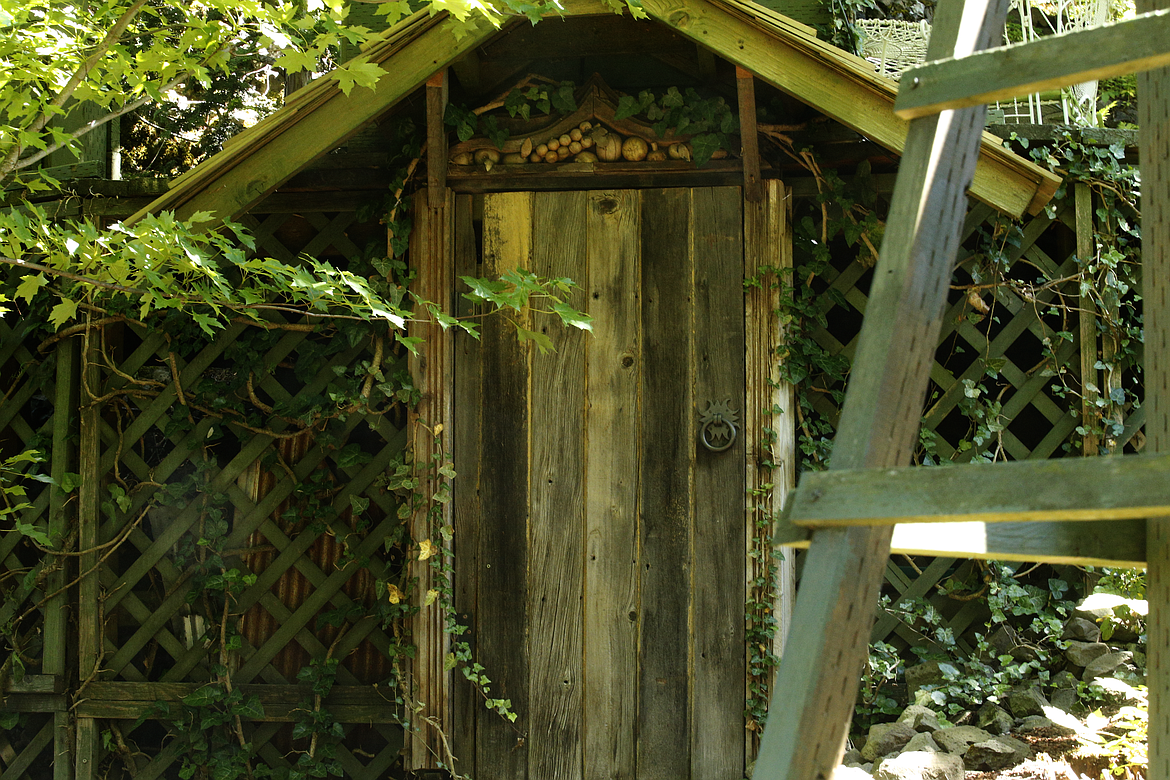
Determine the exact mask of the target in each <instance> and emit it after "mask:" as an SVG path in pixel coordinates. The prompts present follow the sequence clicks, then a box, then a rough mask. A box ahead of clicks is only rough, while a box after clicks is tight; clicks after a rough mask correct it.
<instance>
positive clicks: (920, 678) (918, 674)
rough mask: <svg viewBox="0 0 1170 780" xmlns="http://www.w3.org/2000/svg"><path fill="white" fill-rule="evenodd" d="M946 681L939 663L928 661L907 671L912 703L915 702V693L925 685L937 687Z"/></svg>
mask: <svg viewBox="0 0 1170 780" xmlns="http://www.w3.org/2000/svg"><path fill="white" fill-rule="evenodd" d="M945 680H946V677H944V676H943V673H942V669H940V668H939V664H938V661H927V662H925V663H921V664H918V665H917V666H911V667H908V668H907V669H906V688H907V694H908V695H909V697H910V700H911V701H913V700H914V692H915V691H917V690H918V689H919V688H921V687H922V686H923V685H936V684H938V683H941V682H944V681H945Z"/></svg>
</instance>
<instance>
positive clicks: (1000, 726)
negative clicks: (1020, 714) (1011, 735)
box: [975, 702, 1014, 734]
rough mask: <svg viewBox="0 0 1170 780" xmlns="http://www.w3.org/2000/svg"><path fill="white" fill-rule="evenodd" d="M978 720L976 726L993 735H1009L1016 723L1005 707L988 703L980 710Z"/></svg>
mask: <svg viewBox="0 0 1170 780" xmlns="http://www.w3.org/2000/svg"><path fill="white" fill-rule="evenodd" d="M977 715H978V720H977V721H976V722H975V725H977V726H979V728H981V729H986V730H987V731H990V732H991V733H992V734H1007V733H1008V732H1009V731H1011V730H1012V725H1013V724H1014V721H1013V720H1012V716H1011V715H1009V714H1008V713H1007V710H1005V709H1004V708H1003V707H1000V706H999V705H997V704H993V703H991V702H987V703H986V704H984V705H983V706H982V707H980V708H979V712H978V713H977Z"/></svg>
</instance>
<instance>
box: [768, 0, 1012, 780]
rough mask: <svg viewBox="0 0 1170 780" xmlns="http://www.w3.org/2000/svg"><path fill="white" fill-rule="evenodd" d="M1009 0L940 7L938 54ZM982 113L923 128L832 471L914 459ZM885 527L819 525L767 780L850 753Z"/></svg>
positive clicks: (776, 714) (974, 46)
mask: <svg viewBox="0 0 1170 780" xmlns="http://www.w3.org/2000/svg"><path fill="white" fill-rule="evenodd" d="M1007 7H1008V4H1007V2H1005V1H1004V0H969V2H967V3H966V4H964V3H963V2H962V0H944V2H942V3H940V4H939V7H938V11H937V13H936V16H935V26H934V31H933V34H932V36H931V41H930V49H929V54H928V59H939V58H942V57H949V56H964V55H967V54H970V53H972V52H974V51H977V50H979V49H982V48H986V47H988V46H990V45H992V44H993V42H995V41H996V40H997V39H998V38H999V36H1000V35H1001V34H1002V31H1003V24H1004V18H1005V16H1006V13H1007ZM985 117H986V106H977V107H973V108H969V109H959V110H954V111H946V112H943V113H941V114H938V115H933V116H929V117H924V118H922V119H916V120H913V121H912V122H911V124H910V131H909V135H908V136H907V139H906V148H905V153H904V156H903V158H902V166H901V170H900V171H899V174H898V183H897V187H896V189H895V191H894V197H893V203H892V205H891V209H890V217H889V221H888V223H887V228H886V234H885V240H884V241H883V242H882V248H881V253H880V258H879V260H878V265H877V269H876V273H875V275H874V282H873V290H872V292H871V294H870V300H869V305H868V308H867V311H866V317H865V321H864V324H863V326H862V331H861V341H860V344H859V348H858V351H857V356H858V357H857V360H856V361H855V363H854V367H853V375H852V377H851V378H850V381H849V388H848V395H847V396H846V400H845V407H844V411H843V413H842V417H841V425H840V427H839V428H838V432H837V437H836V440H835V443H834V447H833V460H832V468H833V469H842V468H864V467H870V468H874V467H882V468H885V467H890V466H896V465H904V464H906V463H908V462H909V459H910V454H911V451H912V449H913V444H914V441H915V437H916V436H917V433H918V425H919V420H920V418H921V415H922V402H923V397H924V395H925V391H926V384H927V380H928V377H929V374H930V364H931V361H932V360H933V358H934V350H935V346H936V344H937V343H938V333H939V328H940V326H941V321H942V313H943V304H944V302H945V300H946V293H947V285H948V283H949V281H950V276H951V266H952V263H953V260H954V257H955V253H956V250H957V248H958V243H959V232H960V229H961V227H962V223H963V219H964V216H965V214H966V205H967V198H966V190H967V186H968V185H969V184H970V182H971V180H972V177H973V175H974V170H975V160H976V157H977V155H978V153H979V140H980V136H981V134H982V131H983V125H984V119H985ZM889 547H890V531H889V529H885V528H883V529H880V530H879V529H867V528H849V529H840V530H838V529H834V530H825V531H818V532H816V533H815V534H814V535H813V540H812V544H811V547H810V550H809V554H808V560H807V562H806V565H805V569H804V571H805V575H804V580H803V581H802V583H801V590H800V594H799V596H798V598H797V603H796V609H795V613H794V615H793V620H794V622H795V623H797V624H798V625H801V626H803V627H804V629H802V630H801V631H799V632H796V633H795V634H794V635H793V636H792V637H790V638H789V641H788V646H787V648H786V652H785V656H784V659H783V660H782V661H781V664H780V670H779V673H778V674H777V679H776V685H775V688H774V690H776V691H778V692H781V693H780V694H779V696H778V697H777V698H776V699H775V701H776V703H777V704H779V705H781V706H778V707H777V708H775V709H774V710H773V711H772V713H771V714H770V717H769V721H768V724H767V728H766V730H765V733H764V737H763V740H762V743H761V745H760V757H759V760H758V761H757V763H756V772H755V777H756V778H758V780H780V779H781V778H783V779H784V780H817V778H827V777H829V776H830V775H831V774H832V772H833V769H834V767H835V766H836V765H837V763H838V760H839V759H840V756H841V752H842V750H843V748H844V743H845V737H846V735H847V733H848V727H849V717H850V713H851V712H852V709H853V702H854V699H855V697H856V694H857V685H858V679H859V678H860V673H861V668H862V665H863V664H864V663H865V658H866V649H867V643H868V639H869V633H870V628H871V623H872V620H871V618H872V615H873V610H874V609H875V606H876V604H877V594H878V591H879V589H880V586H881V581H882V572H883V570H884V568H885V565H886V560H887V558H888V555H889Z"/></svg>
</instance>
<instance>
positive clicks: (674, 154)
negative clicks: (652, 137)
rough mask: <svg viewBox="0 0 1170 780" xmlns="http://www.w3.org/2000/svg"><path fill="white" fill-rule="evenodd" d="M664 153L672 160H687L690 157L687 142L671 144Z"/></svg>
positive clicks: (689, 148)
mask: <svg viewBox="0 0 1170 780" xmlns="http://www.w3.org/2000/svg"><path fill="white" fill-rule="evenodd" d="M666 153H667V154H668V155H669V156H670V159H672V160H689V159H691V147H690V146H689V145H688V144H671V145H670V148H669V149H667V150H666Z"/></svg>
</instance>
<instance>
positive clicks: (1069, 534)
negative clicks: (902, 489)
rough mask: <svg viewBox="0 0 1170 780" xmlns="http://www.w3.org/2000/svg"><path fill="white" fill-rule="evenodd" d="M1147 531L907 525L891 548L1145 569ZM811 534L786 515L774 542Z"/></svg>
mask: <svg viewBox="0 0 1170 780" xmlns="http://www.w3.org/2000/svg"><path fill="white" fill-rule="evenodd" d="M1145 529H1146V521H1145V520H1087V521H1082V522H1071V523H1066V522H1061V521H1053V522H1049V523H1013V522H1007V523H981V522H975V521H970V522H945V523H901V524H898V525H895V526H894V534H893V538H892V539H891V540H890V552H892V553H904V554H906V555H949V556H955V557H959V558H978V559H981V560H995V561H999V560H1004V561H1042V562H1044V563H1063V564H1075V565H1079V566H1123V567H1129V568H1141V567H1143V566H1145V565H1146V530H1145ZM811 535H812V532H811V531H810V530H809V529H808V528H803V527H801V526H798V525H792V524H791V523H789V522H787V521H786V520H784V519H781V521H780V522H779V523H778V524H777V528H776V536H775V538H774V539H773V541H774V542H775V543H776V544H780V545H783V546H785V547H796V548H807V547H808V545H809V537H810V536H811Z"/></svg>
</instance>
